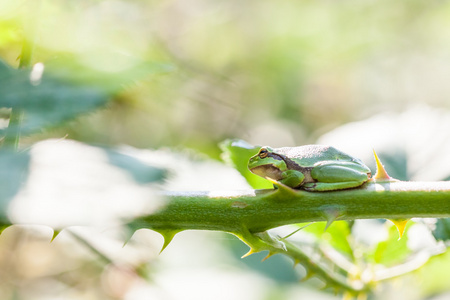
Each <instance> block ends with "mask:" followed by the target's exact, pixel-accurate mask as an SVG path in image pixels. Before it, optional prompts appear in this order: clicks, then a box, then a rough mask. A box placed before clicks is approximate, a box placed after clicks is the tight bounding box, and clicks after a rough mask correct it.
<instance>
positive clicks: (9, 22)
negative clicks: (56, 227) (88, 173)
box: [0, 0, 450, 299]
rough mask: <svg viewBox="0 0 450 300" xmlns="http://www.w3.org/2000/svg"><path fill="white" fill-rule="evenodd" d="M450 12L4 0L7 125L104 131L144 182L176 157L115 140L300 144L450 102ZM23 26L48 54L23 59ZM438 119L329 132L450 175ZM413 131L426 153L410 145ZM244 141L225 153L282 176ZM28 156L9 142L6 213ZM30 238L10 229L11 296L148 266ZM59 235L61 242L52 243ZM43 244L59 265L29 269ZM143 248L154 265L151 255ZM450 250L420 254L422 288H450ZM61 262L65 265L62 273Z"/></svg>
mask: <svg viewBox="0 0 450 300" xmlns="http://www.w3.org/2000/svg"><path fill="white" fill-rule="evenodd" d="M31 3H33V5H31ZM449 15H450V3H449V2H446V1H431V2H430V1H429V2H424V1H419V0H413V1H408V2H392V1H388V0H381V1H350V0H345V1H339V2H335V1H329V0H321V1H310V0H305V1H288V0H282V1H256V0H250V1H245V2H242V1H236V0H232V1H224V0H220V1H213V2H211V1H205V0H168V1H143V0H131V1H120V0H82V1H71V0H62V1H40V0H38V1H33V2H32V1H23V0H22V1H16V0H0V58H1V59H0V106H1V107H2V109H1V110H0V130H1V132H0V134H1V135H2V137H3V136H4V135H5V134H7V135H11V134H14V133H17V132H18V130H19V126H20V132H21V133H22V134H31V133H33V135H28V136H22V139H21V144H20V149H21V150H22V149H27V148H28V147H29V146H31V145H33V144H34V143H35V142H36V141H39V140H42V139H45V138H49V137H53V138H62V137H65V136H68V137H69V138H70V139H75V140H79V141H82V142H85V143H93V144H97V145H98V144H100V145H102V146H104V147H102V148H96V149H102V153H103V154H105V155H106V157H107V159H108V163H110V164H112V165H114V166H116V167H118V168H120V169H122V170H125V171H126V172H127V173H128V174H129V175H130V176H131V177H132V178H134V179H135V180H136V181H137V182H138V183H139V184H145V183H148V182H152V181H155V180H160V179H162V177H163V175H164V174H165V173H164V171H162V170H161V169H158V168H154V167H152V166H149V165H146V164H143V163H142V162H141V161H139V160H136V159H135V158H133V157H131V156H128V155H126V154H122V153H119V152H116V151H114V150H111V149H110V148H107V146H111V145H117V144H128V145H132V146H136V147H142V148H147V147H152V148H160V147H165V146H169V147H175V148H176V147H182V148H194V149H196V150H197V151H200V152H203V153H206V154H207V155H209V156H210V157H213V158H219V156H220V149H219V147H217V145H218V143H219V142H221V141H223V140H225V139H228V138H239V139H245V140H248V141H249V142H250V143H252V144H255V145H272V146H275V147H278V146H294V145H300V144H307V143H313V142H315V141H316V138H317V137H318V136H320V135H321V134H322V133H324V132H325V131H327V130H329V129H331V128H335V127H337V126H338V125H342V124H345V123H347V122H350V121H355V120H361V119H364V118H366V117H368V116H371V115H373V114H374V113H377V112H382V111H385V110H387V109H388V110H402V109H404V108H406V107H409V106H411V104H419V103H427V104H432V105H436V106H440V107H444V108H449V107H450V105H449V103H450V102H448V95H450V86H449V85H448V82H449V80H450V73H449V72H448V61H449V60H450V26H449V25H450V24H449V22H450V21H449V20H450V18H449ZM24 41H29V42H31V41H34V42H35V45H34V49H35V51H34V57H33V60H32V64H33V65H34V64H35V63H38V62H40V63H42V65H40V64H38V65H34V68H32V67H31V66H30V68H27V69H26V70H18V68H16V67H18V65H19V61H20V53H21V51H22V47H23V44H24ZM40 67H43V69H42V74H40V75H39V68H40ZM33 72H34V73H33ZM36 72H37V73H36ZM33 74H34V75H36V76H37V77H36V76H34V75H33ZM30 76H31V77H30ZM11 109H13V110H14V109H19V111H20V112H23V114H24V115H23V121H22V122H21V123H20V125H19V123H10V124H9V125H10V126H9V127H8V129H7V130H6V129H5V128H7V126H8V118H9V117H10V114H11ZM420 113H421V115H423V116H425V115H427V114H426V113H425V112H423V113H422V111H421V112H420ZM444 117H445V116H444ZM390 118H391V119H394V118H396V117H395V116H394V117H393V116H390ZM427 118H428V119H422V118H420V117H419V116H418V115H415V116H413V117H412V118H410V119H409V120H408V122H405V124H407V127H409V128H410V131H407V130H399V132H397V133H398V135H397V136H394V135H392V136H393V138H392V139H388V138H387V137H388V135H389V134H390V133H392V132H394V131H395V130H394V128H398V127H399V126H397V125H398V124H391V125H390V126H386V127H383V128H382V129H381V127H379V124H380V122H377V123H376V124H375V125H376V126H374V127H370V128H368V127H365V126H362V125H363V124H358V125H357V126H353V131H351V132H347V133H346V134H344V135H339V134H338V133H337V132H333V133H332V135H333V136H334V137H335V139H336V140H334V141H333V142H332V143H333V145H337V144H338V143H339V142H342V143H346V144H347V145H349V147H350V150H354V149H355V148H357V147H355V145H354V143H352V141H355V140H356V141H357V142H358V143H362V140H363V139H364V138H365V137H366V136H369V137H368V138H370V139H371V140H374V141H375V140H378V141H380V140H383V142H384V144H383V143H382V144H383V145H384V147H381V146H380V147H378V146H379V145H376V146H377V147H376V150H377V152H379V154H380V157H381V159H382V160H383V162H384V163H385V164H386V165H387V169H388V171H389V173H390V174H391V175H392V176H393V177H395V178H398V179H405V180H406V179H417V178H427V179H430V178H432V179H433V180H434V179H436V178H438V179H444V178H446V177H443V178H442V176H443V175H442V174H444V175H446V176H448V171H447V170H444V171H442V172H440V171H439V170H438V168H439V167H442V166H445V165H446V164H445V163H443V160H442V158H439V155H435V153H441V152H439V151H438V150H437V149H438V148H440V149H443V150H442V152H443V153H445V154H447V153H448V151H447V150H446V149H447V148H446V147H444V146H443V145H445V143H444V142H442V141H443V140H444V139H445V138H447V137H446V136H445V137H443V139H439V138H438V132H444V130H441V129H442V124H443V123H442V122H440V123H439V122H436V123H439V127H435V128H431V129H428V130H419V129H420V128H417V127H424V128H425V127H426V126H425V125H428V124H431V123H433V122H431V120H438V118H435V117H429V116H428V117H427ZM441 121H442V119H441ZM15 126H17V127H15ZM356 127H359V128H364V131H363V132H360V131H357V130H355V128H356ZM427 128H428V127H427ZM436 128H439V129H436ZM380 132H381V133H380ZM406 132H408V133H409V134H408V135H406V134H405V133H406ZM430 132H434V133H435V134H430ZM419 134H426V135H427V136H428V137H432V138H433V141H434V142H435V143H434V144H433V145H436V147H434V148H432V149H433V150H432V152H430V153H428V152H423V151H424V150H427V149H431V147H429V145H431V144H432V143H431V141H430V140H426V139H423V137H422V136H420V135H419ZM399 136H406V137H405V139H401V138H399ZM416 140H417V141H419V142H420V147H421V148H423V149H422V152H419V151H418V150H417V148H418V147H419V146H418V145H417V144H415V146H414V143H413V141H416ZM322 141H327V139H322ZM330 141H332V139H329V137H328V142H330ZM386 141H388V142H386ZM236 143H237V142H236V141H228V142H226V143H223V144H222V146H221V147H222V151H224V152H225V153H226V158H225V160H227V162H228V163H230V164H231V165H234V166H235V167H236V168H237V169H238V170H239V172H241V174H243V176H244V177H245V178H246V179H247V180H248V181H249V183H250V184H251V185H252V186H253V187H258V188H270V187H271V184H270V183H268V182H267V181H265V180H264V179H261V178H259V177H257V176H255V175H253V174H251V173H249V172H248V170H247V169H246V163H247V160H248V157H250V156H251V155H253V154H254V153H255V152H256V151H257V147H252V146H249V145H246V146H242V144H236ZM396 143H399V144H402V145H400V146H399V147H397V145H396ZM372 145H373V144H372ZM386 145H388V146H386ZM394 145H395V146H394ZM405 145H407V146H409V148H408V149H406V146H405ZM411 145H413V146H411ZM423 145H427V147H424V146H423ZM403 146H405V148H402V147H403ZM379 148H383V149H379ZM425 148H426V149H425ZM343 150H345V151H347V149H343ZM430 151H431V150H430ZM94 152H95V150H94ZM349 153H352V152H351V151H349ZM362 153H370V151H367V149H365V151H363V152H362ZM352 154H353V153H352ZM441 154H442V153H441ZM356 156H357V157H361V158H363V156H362V155H361V154H360V155H356ZM435 157H436V159H434V160H433V158H435ZM364 161H366V159H364ZM367 161H369V159H367ZM29 162H30V157H29V152H28V151H24V150H22V151H21V152H14V153H13V152H12V151H10V150H9V149H2V150H1V151H0V166H1V170H0V197H1V198H0V210H1V211H2V212H4V211H5V210H6V207H7V204H8V201H9V199H11V197H13V196H14V195H15V194H16V193H17V192H18V191H19V189H20V187H21V184H22V183H23V182H24V181H25V179H26V176H27V174H28V173H27V171H28V168H29ZM369 164H370V162H369ZM426 170H430V171H428V172H427V171H426ZM441 175H442V176H441ZM94 176H95V174H94ZM421 176H422V177H421ZM89 178H92V177H89ZM447 179H448V177H447ZM97 188H98V187H97ZM72 194H74V193H72ZM111 206H113V205H111ZM0 217H2V218H3V219H4V218H5V216H4V215H0ZM3 221H4V220H0V224H2V223H3ZM324 226H325V224H314V225H312V226H310V227H307V228H305V229H304V231H305V232H307V233H309V234H313V235H314V236H316V237H317V238H320V239H321V240H322V241H323V242H324V243H327V244H328V245H330V246H332V247H333V248H334V249H337V250H338V251H339V252H340V253H342V254H344V255H345V256H346V257H348V258H350V259H359V258H358V257H356V258H355V257H354V256H355V255H354V251H360V250H358V249H356V248H352V247H353V246H354V245H353V244H352V243H353V241H352V240H349V236H350V233H353V232H352V230H353V229H352V227H351V226H350V225H349V223H346V222H335V223H334V224H332V226H331V227H330V228H328V230H327V231H326V232H325V233H324V232H323V228H324ZM448 227H449V226H448V220H439V221H438V222H437V223H436V229H435V230H434V236H435V238H436V239H438V240H443V241H447V240H448V238H449V230H448ZM0 228H2V225H0ZM0 230H1V229H0ZM396 238H397V233H396V231H395V228H394V227H393V226H391V227H390V228H389V234H388V237H387V239H385V240H384V241H381V242H380V243H378V244H377V247H375V250H374V251H373V252H370V253H368V254H367V256H368V257H367V259H369V260H370V259H371V260H373V261H374V262H375V263H380V264H387V265H389V264H393V263H398V262H399V261H401V260H402V259H403V258H405V257H407V255H409V254H410V252H409V248H408V247H407V244H408V239H407V238H405V237H404V238H403V239H402V240H401V241H400V242H397V241H395V240H396ZM30 240H31V242H30ZM19 241H20V236H19V235H17V237H16V238H12V237H11V236H10V237H9V239H8V240H7V241H6V242H5V239H3V241H2V239H0V243H2V245H3V247H0V252H1V253H2V254H4V255H1V257H3V258H4V259H0V264H1V268H0V273H1V274H2V276H1V277H2V278H7V280H6V281H5V282H6V284H5V285H2V286H0V292H1V293H3V292H5V295H6V296H5V297H6V298H8V299H14V298H17V297H21V296H24V295H25V294H26V293H27V291H24V290H20V289H21V288H22V283H23V282H27V283H29V282H33V280H34V279H35V278H38V279H37V280H39V279H42V278H43V279H42V282H43V286H46V287H47V286H51V289H49V290H55V289H54V288H55V286H60V287H62V288H61V289H62V290H64V291H68V290H70V291H71V292H74V291H75V293H74V294H75V296H73V298H74V299H75V298H77V299H81V297H84V296H85V297H89V296H92V294H93V295H96V296H97V297H98V296H99V295H101V297H102V299H119V298H121V297H123V296H124V293H125V292H124V291H126V290H127V287H125V285H126V284H124V283H123V282H125V283H126V282H129V281H132V282H133V283H136V281H138V280H136V277H137V276H135V274H134V271H131V272H130V271H129V270H126V268H125V270H123V269H122V268H121V267H120V266H117V265H114V264H110V265H108V267H106V268H103V266H102V268H97V267H93V266H92V262H95V261H98V260H97V259H96V258H86V257H85V256H81V257H77V262H76V263H73V265H74V266H78V267H79V266H82V267H81V268H78V269H77V270H78V271H77V272H75V273H76V274H75V273H74V272H71V271H72V270H70V266H69V267H64V268H61V267H63V266H65V265H66V262H67V260H70V258H71V255H72V254H68V250H67V247H66V246H67V245H66V244H64V245H63V246H62V247H61V248H63V249H64V250H62V251H61V249H60V251H59V252H57V250H55V248H56V247H53V248H45V249H44V250H43V248H42V245H36V244H37V242H36V241H35V240H33V239H28V241H27V242H23V243H20V242H19ZM71 247H73V246H71ZM9 249H12V250H9ZM30 249H32V250H30ZM49 249H54V250H52V251H55V252H56V254H55V255H50V254H53V252H50V250H49ZM355 249H356V250H355ZM70 250H72V249H70ZM30 253H31V254H30ZM34 253H39V254H41V255H40V257H41V260H42V261H44V260H47V262H49V261H54V260H55V259H54V258H55V257H58V259H57V261H56V262H55V265H57V266H58V267H57V268H55V269H54V270H50V271H47V269H48V268H47V267H46V266H47V265H45V264H44V263H43V264H42V265H39V264H38V265H37V266H35V265H33V267H32V268H29V267H28V266H29V265H30V262H33V264H34V263H36V262H35V261H33V259H32V258H34V256H33V254H34ZM61 253H64V254H65V255H64V256H61ZM44 254H45V255H44ZM36 256H37V255H36ZM131 256H132V255H130V257H131ZM11 257H13V258H14V259H10V258H11ZM271 259H272V258H271ZM273 259H274V261H273V262H274V263H275V264H278V263H279V261H277V259H278V258H277V257H275V258H273ZM397 259H398V260H399V261H397ZM144 261H146V262H145V263H143V264H146V263H147V264H149V265H151V263H148V261H149V259H147V260H144ZM174 261H175V264H177V261H176V260H175V259H174ZM449 261H450V260H449V259H448V253H446V254H444V255H441V256H434V257H433V258H432V261H431V263H430V264H429V265H426V266H425V267H424V268H422V269H421V270H427V274H426V276H423V277H424V279H426V280H428V281H427V285H426V287H425V288H424V292H423V293H424V297H425V296H428V295H431V294H433V293H437V292H442V291H446V290H447V289H448V287H447V288H446V287H445V285H446V284H447V283H446V281H445V279H446V278H447V277H448V276H447V275H448V274H446V273H445V272H444V273H443V270H442V266H446V265H448V262H449ZM259 266H261V265H259ZM273 268H275V269H276V272H275V273H274V274H273V275H272V277H273V276H279V277H280V278H282V280H280V281H285V282H289V281H291V280H292V279H293V278H296V277H295V276H294V274H292V273H290V272H286V274H285V275H286V277H283V276H282V275H279V274H281V273H282V272H283V270H281V269H280V268H279V266H278V267H277V266H274V267H273ZM39 270H40V271H39ZM42 270H44V271H42ZM33 272H35V273H33ZM51 272H54V274H58V275H57V276H54V277H52V276H51V275H49V274H51ZM263 272H265V273H266V274H267V273H270V272H271V271H270V270H264V271H263ZM67 273H70V275H67ZM155 273H157V272H156V271H155ZM86 274H88V276H87V277H89V278H95V280H93V281H92V282H93V283H92V282H91V283H85V282H83V280H84V279H85V277H86ZM130 274H131V275H130ZM49 277H52V278H50V279H48V278H49ZM130 277H131V278H132V279H130ZM102 278H103V279H102ZM105 278H106V279H105ZM124 278H125V279H124ZM185 279H186V278H185V277H183V280H185ZM108 280H109V281H108ZM100 281H102V282H103V281H108V283H105V282H103V283H102V282H100ZM444 281H445V282H444ZM80 282H82V284H81V285H80ZM118 282H120V283H121V284H117V283H118ZM170 283H171V286H172V282H170ZM102 284H103V285H102ZM246 284H247V283H246ZM90 285H92V289H91V290H89V287H90ZM36 286H37V287H35V289H36V290H38V291H39V286H40V285H39V284H36ZM105 286H108V288H105ZM261 286H263V284H262V285H259V287H261ZM119 287H120V288H121V289H119ZM114 288H116V289H114ZM102 289H103V291H102ZM108 289H109V290H108ZM255 290H257V289H255ZM33 291H35V290H34V289H33V288H31V289H30V290H29V291H28V293H30V295H33ZM58 291H60V290H59V289H58ZM105 291H107V292H105ZM90 293H91V294H90ZM88 294H89V295H88ZM144 294H145V293H144ZM286 294H287V292H286ZM87 295H88V296H87ZM146 295H148V294H146ZM152 295H155V293H154V292H153V294H152ZM96 296H93V297H96ZM315 296H317V295H315ZM130 297H131V296H130ZM31 298H32V296H29V297H28V298H27V297H26V296H24V299H31ZM91 298H92V297H91ZM146 298H148V297H146ZM243 298H246V299H252V298H249V296H247V297H243ZM275 298H276V297H275ZM305 298H308V296H306V297H305ZM309 298H312V297H309ZM316 298H317V297H314V299H316ZM68 299H69V298H68ZM133 299H137V298H133ZM317 299H319V298H317Z"/></svg>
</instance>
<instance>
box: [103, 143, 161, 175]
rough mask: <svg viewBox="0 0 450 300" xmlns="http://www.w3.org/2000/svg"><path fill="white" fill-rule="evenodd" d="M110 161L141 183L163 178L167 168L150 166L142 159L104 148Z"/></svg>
mask: <svg viewBox="0 0 450 300" xmlns="http://www.w3.org/2000/svg"><path fill="white" fill-rule="evenodd" d="M104 150H105V154H106V155H107V156H108V159H109V163H110V164H112V165H114V166H116V167H119V168H121V169H122V170H124V171H127V172H128V173H129V174H130V175H131V176H132V177H133V179H134V180H135V181H136V182H138V183H141V184H145V183H150V182H155V181H160V180H162V179H163V178H164V177H165V175H166V170H164V169H160V168H156V167H153V166H149V165H148V164H146V163H144V162H142V161H141V160H139V159H137V158H135V157H132V156H130V155H126V154H123V153H120V152H118V151H115V150H112V149H104Z"/></svg>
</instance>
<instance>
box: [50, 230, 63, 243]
mask: <svg viewBox="0 0 450 300" xmlns="http://www.w3.org/2000/svg"><path fill="white" fill-rule="evenodd" d="M61 231H62V230H58V229H53V236H52V239H51V240H50V243H51V242H53V241H54V240H55V239H56V237H57V236H58V235H59V234H60V233H61Z"/></svg>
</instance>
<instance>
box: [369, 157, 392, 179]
mask: <svg viewBox="0 0 450 300" xmlns="http://www.w3.org/2000/svg"><path fill="white" fill-rule="evenodd" d="M373 156H374V157H375V162H376V164H377V172H376V173H375V175H374V176H373V177H372V178H373V179H375V180H379V181H391V180H393V178H391V177H390V176H389V174H388V173H387V172H386V169H385V168H384V166H383V164H382V163H381V161H380V159H379V158H378V155H377V153H376V152H375V150H373Z"/></svg>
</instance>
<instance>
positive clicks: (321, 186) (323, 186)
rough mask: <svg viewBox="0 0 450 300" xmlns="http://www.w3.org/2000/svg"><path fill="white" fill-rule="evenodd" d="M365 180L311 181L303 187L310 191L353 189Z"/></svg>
mask: <svg viewBox="0 0 450 300" xmlns="http://www.w3.org/2000/svg"><path fill="white" fill-rule="evenodd" d="M363 183H364V182H359V181H353V182H351V181H350V182H334V183H326V182H310V183H305V184H303V185H302V186H301V188H302V189H304V190H305V191H309V192H327V191H336V190H344V189H351V188H355V187H358V186H360V185H362V184H363Z"/></svg>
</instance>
